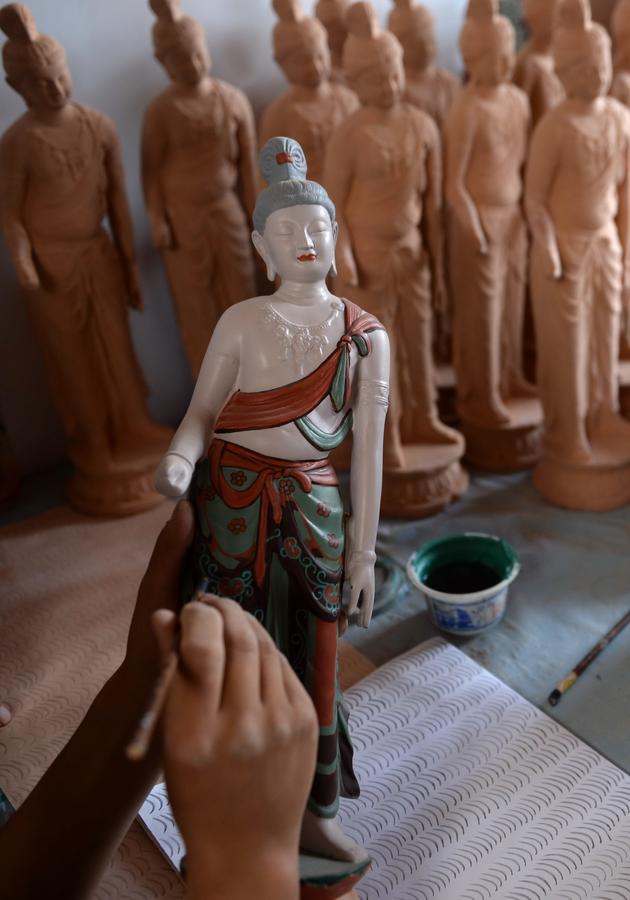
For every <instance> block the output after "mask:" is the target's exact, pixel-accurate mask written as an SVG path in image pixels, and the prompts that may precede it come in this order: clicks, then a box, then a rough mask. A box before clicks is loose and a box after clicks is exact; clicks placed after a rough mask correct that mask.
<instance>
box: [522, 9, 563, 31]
mask: <svg viewBox="0 0 630 900" xmlns="http://www.w3.org/2000/svg"><path fill="white" fill-rule="evenodd" d="M555 8H556V2H555V0H523V18H524V19H525V22H526V23H527V27H528V28H529V30H530V31H531V32H532V34H534V35H539V36H540V37H548V38H551V32H552V26H553V18H554V14H555Z"/></svg>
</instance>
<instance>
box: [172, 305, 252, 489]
mask: <svg viewBox="0 0 630 900" xmlns="http://www.w3.org/2000/svg"><path fill="white" fill-rule="evenodd" d="M237 305H238V306H240V304H237ZM234 312H235V307H232V308H231V309H229V310H228V311H227V312H226V313H224V314H223V316H222V317H221V319H220V320H219V322H218V323H217V326H216V328H215V329H214V333H213V335H212V340H211V341H210V344H209V346H208V349H207V350H206V355H205V357H204V360H203V363H202V365H201V369H200V371H199V376H198V378H197V384H196V385H195V390H194V391H193V395H192V399H191V401H190V406H189V407H188V410H187V412H186V415H185V416H184V418H183V419H182V422H181V425H180V426H179V428H178V429H177V431H176V432H175V437H174V438H173V440H172V441H171V445H170V447H169V448H168V451H167V453H166V455H165V456H164V457H163V459H162V461H161V462H160V465H159V466H158V469H157V472H156V473H155V486H156V488H157V489H158V491H159V492H160V493H161V494H164V495H165V496H167V497H181V496H182V494H184V493H185V492H186V491H187V490H188V487H189V485H190V481H191V479H192V476H193V472H194V470H195V465H196V463H197V461H198V460H199V459H201V457H202V456H203V454H204V453H205V452H206V449H207V447H208V444H209V443H210V439H211V437H212V433H213V431H214V426H215V423H216V420H217V416H218V415H219V413H220V412H221V409H222V408H223V406H224V404H225V401H226V400H227V399H228V397H229V396H230V394H231V393H232V392H233V390H234V387H235V385H236V380H237V376H238V371H239V358H240V346H239V345H240V338H239V333H238V330H237V329H235V328H234V324H236V323H235V319H238V316H235V315H234Z"/></svg>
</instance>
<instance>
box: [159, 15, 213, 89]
mask: <svg viewBox="0 0 630 900" xmlns="http://www.w3.org/2000/svg"><path fill="white" fill-rule="evenodd" d="M149 6H150V7H151V9H152V10H153V12H154V13H155V15H156V18H157V21H156V22H155V24H154V26H153V31H152V37H153V49H154V52H155V58H156V59H157V60H158V62H159V63H160V64H161V65H162V66H163V67H164V69H165V71H166V74H167V75H168V77H169V78H170V79H171V81H172V82H174V83H175V84H183V85H188V86H194V85H195V84H199V82H200V81H202V80H203V79H204V78H205V77H206V76H207V75H208V74H209V72H210V68H211V60H210V53H209V51H208V43H207V41H206V36H205V33H204V30H203V28H202V26H201V25H200V24H199V22H197V21H196V20H195V19H193V18H191V17H190V16H185V15H184V14H183V13H182V11H181V8H180V0H149Z"/></svg>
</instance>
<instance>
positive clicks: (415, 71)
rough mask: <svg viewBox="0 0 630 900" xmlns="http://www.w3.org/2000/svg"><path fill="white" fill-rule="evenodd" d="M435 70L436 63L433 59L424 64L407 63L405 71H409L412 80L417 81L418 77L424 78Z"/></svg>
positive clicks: (408, 74)
mask: <svg viewBox="0 0 630 900" xmlns="http://www.w3.org/2000/svg"><path fill="white" fill-rule="evenodd" d="M434 71H435V63H434V62H433V60H431V62H428V63H425V64H424V65H423V66H414V65H407V64H405V72H406V73H407V76H408V78H409V80H410V81H415V80H416V79H417V78H424V77H426V76H427V75H430V74H431V73H432V72H434Z"/></svg>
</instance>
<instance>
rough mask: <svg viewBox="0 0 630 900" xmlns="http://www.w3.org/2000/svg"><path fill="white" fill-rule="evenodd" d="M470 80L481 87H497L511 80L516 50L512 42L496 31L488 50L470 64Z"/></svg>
mask: <svg viewBox="0 0 630 900" xmlns="http://www.w3.org/2000/svg"><path fill="white" fill-rule="evenodd" d="M469 68H470V72H469V74H470V80H471V81H472V83H473V84H476V85H478V86H479V87H497V85H499V84H503V83H504V82H506V81H509V80H510V79H511V77H512V72H513V70H514V51H513V48H512V46H511V43H509V42H508V41H506V40H504V38H503V37H502V36H501V35H500V34H498V33H496V32H495V33H494V35H493V37H492V40H491V41H489V42H488V46H487V47H486V51H485V53H483V54H480V55H479V56H478V57H477V58H476V59H475V60H474V61H473V62H472V63H471V64H470V66H469Z"/></svg>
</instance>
